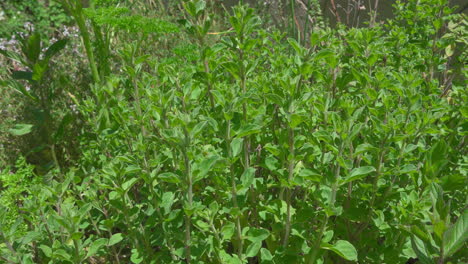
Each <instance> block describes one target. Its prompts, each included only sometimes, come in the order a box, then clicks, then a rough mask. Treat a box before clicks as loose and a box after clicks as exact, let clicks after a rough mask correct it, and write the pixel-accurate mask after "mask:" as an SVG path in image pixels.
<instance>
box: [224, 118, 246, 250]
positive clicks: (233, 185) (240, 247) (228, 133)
mask: <svg viewBox="0 0 468 264" xmlns="http://www.w3.org/2000/svg"><path fill="white" fill-rule="evenodd" d="M226 149H227V152H228V157H229V160H230V161H229V162H230V163H231V164H230V167H229V173H230V176H231V196H232V204H233V206H234V209H236V210H235V211H239V205H238V203H237V187H236V176H235V174H234V166H233V164H232V159H233V156H232V152H231V120H228V121H227V128H226ZM236 234H237V240H238V245H237V255H238V256H239V258H240V259H242V252H243V241H242V227H241V224H240V217H239V215H236Z"/></svg>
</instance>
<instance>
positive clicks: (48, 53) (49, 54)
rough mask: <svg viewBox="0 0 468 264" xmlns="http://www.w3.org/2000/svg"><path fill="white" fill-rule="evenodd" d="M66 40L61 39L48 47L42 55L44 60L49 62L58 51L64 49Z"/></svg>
mask: <svg viewBox="0 0 468 264" xmlns="http://www.w3.org/2000/svg"><path fill="white" fill-rule="evenodd" d="M67 42H68V39H61V40H58V41H56V42H55V43H54V44H52V45H50V47H49V48H48V49H47V51H46V52H45V54H44V57H45V59H46V60H49V59H50V58H52V57H53V56H55V54H57V53H58V52H59V51H61V50H62V49H63V48H65V45H67Z"/></svg>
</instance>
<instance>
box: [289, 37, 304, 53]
mask: <svg viewBox="0 0 468 264" xmlns="http://www.w3.org/2000/svg"><path fill="white" fill-rule="evenodd" d="M288 42H289V45H291V46H292V47H293V48H294V49H295V50H296V52H297V53H298V54H301V53H302V48H301V45H300V44H299V43H297V41H296V40H295V39H293V38H288Z"/></svg>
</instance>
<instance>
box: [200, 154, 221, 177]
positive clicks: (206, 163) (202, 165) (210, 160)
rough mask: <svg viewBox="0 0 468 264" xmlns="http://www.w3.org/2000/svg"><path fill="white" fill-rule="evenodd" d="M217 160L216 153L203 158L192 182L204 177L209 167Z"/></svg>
mask: <svg viewBox="0 0 468 264" xmlns="http://www.w3.org/2000/svg"><path fill="white" fill-rule="evenodd" d="M218 160H219V156H217V155H213V156H210V157H208V158H206V159H204V160H203V161H202V162H201V163H200V165H199V166H200V169H199V172H198V174H197V175H196V177H195V179H194V183H195V182H197V181H199V180H201V179H203V178H205V176H206V175H207V174H208V172H209V171H210V170H211V168H212V167H213V165H214V164H215V163H216V162H217V161H218Z"/></svg>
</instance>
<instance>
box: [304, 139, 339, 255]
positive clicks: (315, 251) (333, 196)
mask: <svg viewBox="0 0 468 264" xmlns="http://www.w3.org/2000/svg"><path fill="white" fill-rule="evenodd" d="M343 148H344V143H342V144H341V146H340V152H339V154H338V157H341V154H342V153H343ZM338 157H337V158H338ZM340 170H341V167H340V165H339V164H336V165H335V179H334V182H333V185H332V191H331V194H330V198H329V199H330V203H329V206H330V207H331V208H334V207H335V200H336V192H337V191H338V187H339V186H338V179H339V177H340ZM329 218H330V217H329V216H328V215H326V216H325V220H324V221H323V222H322V225H321V227H320V230H319V233H318V237H317V240H316V241H315V245H314V248H313V249H312V253H311V255H310V258H309V264H315V261H316V259H317V256H318V252H319V251H320V243H321V242H322V237H323V233H324V232H325V228H326V227H327V224H328V220H329Z"/></svg>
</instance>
